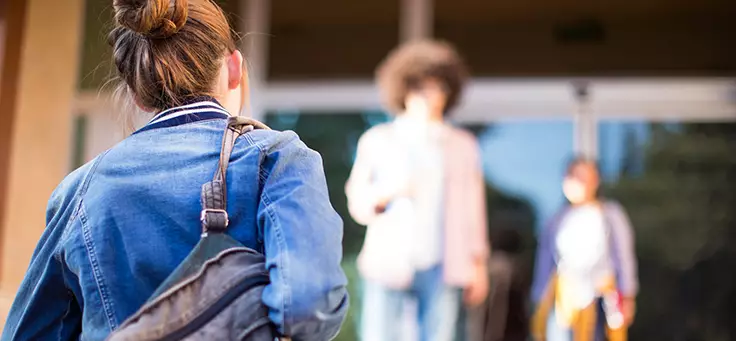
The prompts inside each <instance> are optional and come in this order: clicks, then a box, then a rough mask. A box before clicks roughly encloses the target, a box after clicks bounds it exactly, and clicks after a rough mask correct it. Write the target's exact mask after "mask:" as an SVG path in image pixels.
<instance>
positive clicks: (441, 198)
mask: <svg viewBox="0 0 736 341" xmlns="http://www.w3.org/2000/svg"><path fill="white" fill-rule="evenodd" d="M467 78H468V72H467V70H466V67H465V64H464V62H463V60H462V59H461V58H460V56H459V55H458V54H457V52H456V51H455V50H454V49H453V48H452V47H451V46H450V45H449V44H447V43H444V42H437V41H414V42H409V43H407V44H404V45H402V46H400V47H398V48H397V49H396V50H394V51H392V52H391V53H390V54H389V55H388V56H387V57H386V59H385V60H384V61H383V62H382V63H381V65H380V66H379V67H378V69H377V71H376V82H377V84H378V88H379V90H380V93H381V95H382V99H383V102H384V105H385V106H386V108H387V109H388V110H389V111H390V112H391V113H392V114H393V115H394V116H395V119H394V120H393V121H392V122H390V123H386V124H381V125H378V126H375V127H373V128H371V129H369V130H368V131H367V132H366V133H365V134H364V135H363V136H362V137H361V138H360V141H359V142H358V150H357V155H356V160H355V164H354V166H353V170H352V172H351V175H350V178H349V180H348V182H347V185H346V194H347V197H348V207H349V210H350V214H351V215H352V216H353V218H354V219H355V221H357V222H358V223H360V224H362V225H366V226H367V230H366V238H365V242H364V244H363V249H362V250H361V252H360V255H359V257H358V268H359V270H360V274H361V276H362V277H363V279H364V283H363V284H364V293H363V311H362V314H361V319H362V321H361V322H362V323H361V324H362V330H361V339H362V341H387V340H400V339H403V337H402V335H401V329H402V328H401V326H402V325H403V323H402V322H403V319H402V316H403V311H404V309H403V307H404V302H405V301H407V299H414V300H416V302H417V303H418V314H417V317H418V325H419V334H420V335H419V336H420V340H421V341H446V340H447V341H449V340H453V339H454V337H455V335H456V333H457V332H458V328H457V326H458V318H459V311H460V310H461V309H462V305H463V302H464V303H465V304H467V305H469V306H473V305H478V304H481V303H482V302H483V301H484V300H485V298H486V296H487V293H488V258H489V252H490V251H489V246H488V245H489V243H488V237H487V230H486V225H487V223H486V206H485V193H484V190H485V184H484V181H483V172H482V169H481V161H480V152H479V148H478V143H477V141H476V139H475V137H474V136H473V135H472V134H470V133H468V132H465V131H463V130H461V129H458V128H455V127H453V126H452V125H450V124H449V123H448V122H446V119H447V117H448V115H449V114H451V113H452V111H453V109H455V108H456V107H457V105H458V104H459V102H460V100H461V98H462V93H463V89H464V86H465V83H466V80H467Z"/></svg>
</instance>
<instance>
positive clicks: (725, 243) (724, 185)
mask: <svg viewBox="0 0 736 341" xmlns="http://www.w3.org/2000/svg"><path fill="white" fill-rule="evenodd" d="M599 147H600V164H601V168H602V172H603V175H604V180H605V186H604V191H603V192H604V194H606V195H607V196H608V197H611V198H613V199H616V200H618V201H620V202H621V203H622V204H623V206H624V207H625V209H626V211H627V212H628V214H629V216H630V218H631V221H632V224H633V227H634V234H635V238H636V252H637V257H638V259H639V276H640V285H641V290H640V294H639V297H638V305H637V306H638V309H637V310H638V311H637V318H636V323H635V324H634V325H633V329H632V330H631V338H632V339H634V340H655V339H657V340H674V339H686V340H695V341H698V340H703V341H705V340H730V339H731V337H732V336H733V335H735V334H734V332H736V329H734V324H733V323H732V322H731V321H733V318H734V316H736V313H735V311H734V309H733V307H734V303H735V302H736V275H734V272H733V269H734V267H735V266H736V253H734V246H733V245H736V210H734V208H735V207H736V153H734V150H736V123H683V122H668V123H651V122H646V121H638V122H616V121H605V122H602V123H600V129H599Z"/></svg>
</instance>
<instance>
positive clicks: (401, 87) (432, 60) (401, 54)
mask: <svg viewBox="0 0 736 341" xmlns="http://www.w3.org/2000/svg"><path fill="white" fill-rule="evenodd" d="M430 78H433V79H436V80H437V81H439V82H440V83H441V84H442V85H443V87H444V90H445V91H446V94H447V104H446V105H445V110H444V114H445V116H446V115H447V114H448V113H449V112H450V111H452V109H454V108H455V107H456V106H457V104H458V102H459V101H460V98H461V96H462V92H463V88H464V86H465V81H466V79H467V78H468V71H467V68H466V66H465V63H464V62H463V60H462V58H460V56H459V55H458V53H457V52H456V51H455V49H454V48H453V47H452V46H451V45H450V44H448V43H446V42H442V41H431V40H423V41H414V42H409V43H406V44H403V45H401V46H399V47H398V48H396V49H395V50H393V51H391V53H389V54H388V56H387V57H386V59H385V60H384V61H383V62H382V63H381V65H379V66H378V68H377V69H376V82H377V83H378V88H379V91H380V92H381V97H382V99H383V101H384V104H385V105H386V106H387V107H388V109H389V110H390V111H391V112H393V113H401V112H403V111H404V110H405V109H406V108H405V106H404V104H405V101H406V96H407V95H408V94H409V92H411V91H413V90H417V89H418V88H419V87H421V85H422V82H424V81H425V80H427V79H430Z"/></svg>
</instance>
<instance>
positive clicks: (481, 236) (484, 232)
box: [465, 134, 491, 306]
mask: <svg viewBox="0 0 736 341" xmlns="http://www.w3.org/2000/svg"><path fill="white" fill-rule="evenodd" d="M466 138H467V140H466V144H465V148H467V152H466V155H467V165H466V166H467V170H468V178H467V179H465V181H467V184H468V185H467V187H466V191H467V193H466V199H467V201H466V202H465V207H466V209H467V211H466V212H467V214H468V216H469V224H470V226H469V229H470V230H469V232H470V238H469V241H470V245H469V246H470V248H471V249H472V254H473V261H474V262H475V264H474V276H473V280H472V281H471V282H470V284H469V285H468V286H467V287H466V288H465V303H467V304H468V305H471V306H473V305H478V304H481V303H483V301H484V300H485V299H486V296H487V295H488V287H489V279H488V261H489V257H490V252H491V251H490V243H489V240H488V217H487V212H486V185H485V180H484V178H483V165H482V163H481V156H480V155H481V152H480V147H479V146H478V142H477V141H476V139H475V138H474V137H473V136H471V135H469V134H468V135H467V136H466Z"/></svg>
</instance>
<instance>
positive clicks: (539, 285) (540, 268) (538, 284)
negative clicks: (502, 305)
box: [531, 214, 560, 306]
mask: <svg viewBox="0 0 736 341" xmlns="http://www.w3.org/2000/svg"><path fill="white" fill-rule="evenodd" d="M559 216H560V214H557V215H556V216H555V217H554V218H553V219H552V221H551V222H550V223H549V224H547V225H545V226H544V227H543V228H542V231H540V233H539V238H538V239H537V254H536V260H535V261H534V278H533V280H532V294H531V299H532V304H533V305H535V306H536V305H538V304H539V303H540V301H541V300H542V297H543V296H544V294H545V291H546V290H547V287H548V286H549V280H550V277H551V276H552V272H553V271H554V269H555V257H554V248H553V246H552V231H551V229H552V226H553V225H554V224H556V223H557V221H558V220H559V219H560V218H559Z"/></svg>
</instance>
